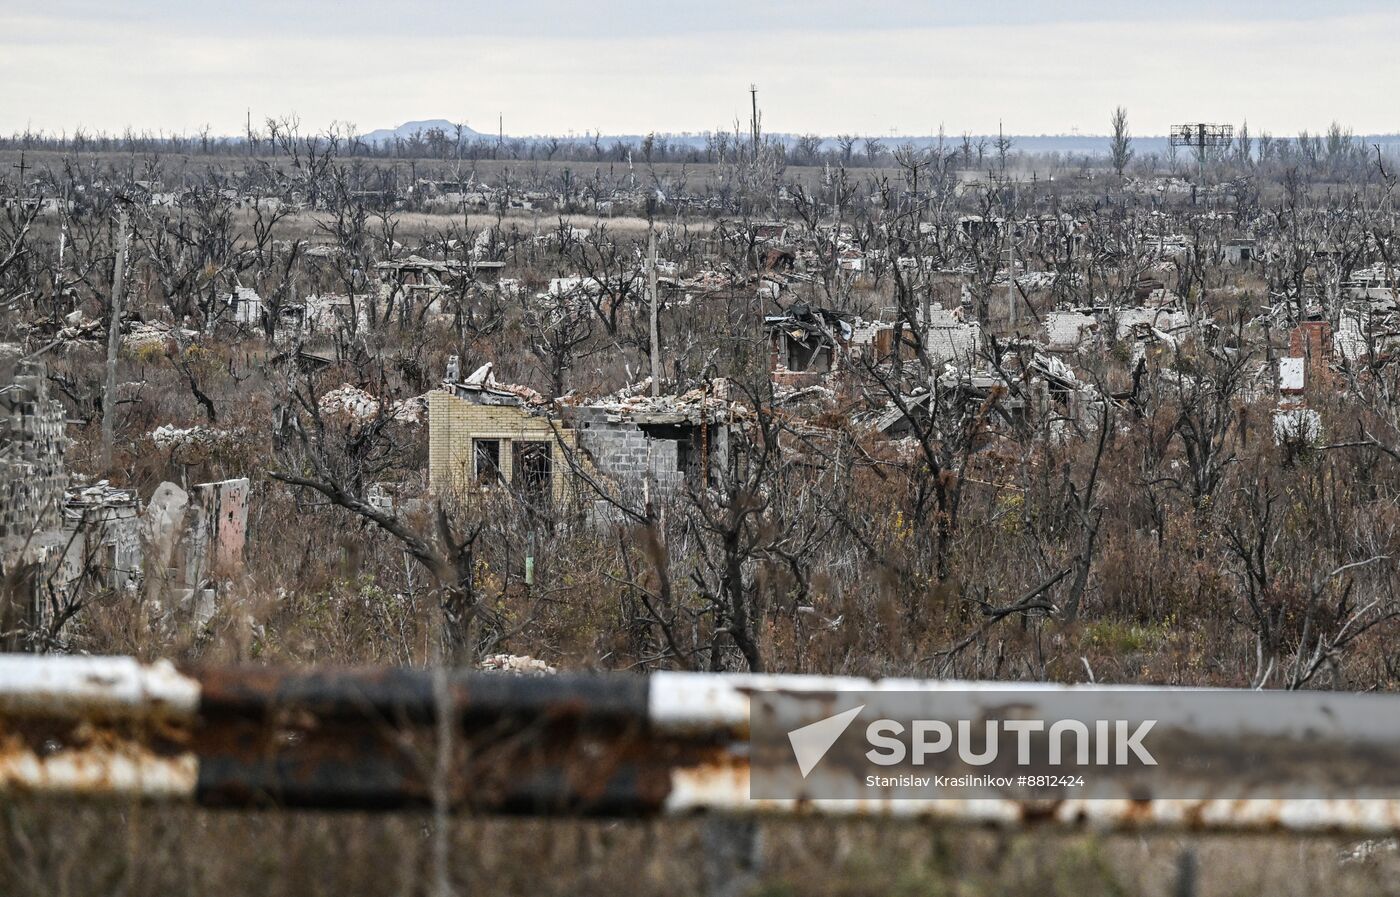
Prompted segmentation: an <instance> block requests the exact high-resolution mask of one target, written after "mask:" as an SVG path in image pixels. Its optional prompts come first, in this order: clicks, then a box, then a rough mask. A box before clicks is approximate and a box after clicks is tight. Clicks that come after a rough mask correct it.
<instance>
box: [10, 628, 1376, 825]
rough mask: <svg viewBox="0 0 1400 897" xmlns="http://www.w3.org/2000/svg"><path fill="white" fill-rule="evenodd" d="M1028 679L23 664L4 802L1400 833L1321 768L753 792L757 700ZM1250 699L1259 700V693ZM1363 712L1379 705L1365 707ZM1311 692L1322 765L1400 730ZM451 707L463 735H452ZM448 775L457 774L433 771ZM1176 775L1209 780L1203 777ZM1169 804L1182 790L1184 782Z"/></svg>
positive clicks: (1280, 735)
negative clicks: (1328, 722)
mask: <svg viewBox="0 0 1400 897" xmlns="http://www.w3.org/2000/svg"><path fill="white" fill-rule="evenodd" d="M1010 688H1014V689H1016V690H1017V691H1018V692H1022V693H1025V692H1028V691H1029V692H1031V693H1035V692H1036V690H1041V691H1044V692H1047V693H1049V692H1055V691H1063V690H1065V689H1067V688H1072V687H1066V686H1049V685H1041V686H1024V685H1021V684H1017V685H1014V686H1009V685H1005V684H999V683H984V684H978V683H948V682H913V681H891V680H882V681H878V682H872V681H868V680H861V679H847V678H832V677H810V676H744V675H710V674H687V673H654V674H651V675H647V676H641V675H616V674H580V675H568V674H561V675H555V676H541V677H533V676H517V675H506V674H496V673H479V672H447V673H442V674H437V675H435V674H434V673H433V672H431V671H425V670H403V669H384V670H363V669H315V670H279V669H268V668H223V669H195V670H188V671H179V670H177V669H176V668H175V667H174V666H172V665H170V664H169V663H165V662H158V663H152V664H143V663H139V662H137V661H135V660H132V659H130V658H82V657H33V656H22V655H5V656H0V794H4V793H19V792H27V793H43V794H50V793H51V794H55V795H60V794H62V795H76V796H81V797H88V798H103V799H111V798H123V797H125V798H133V799H142V800H183V801H192V802H196V803H198V804H201V805H205V806H210V807H281V808H299V807H304V808H357V809H382V810H388V809H399V808H414V807H426V806H429V805H431V804H433V803H434V801H437V802H439V803H441V802H444V801H445V802H446V803H447V804H448V805H449V806H450V807H451V808H453V809H455V810H458V811H463V812H479V813H514V814H537V815H625V816H654V815H667V814H689V813H699V812H719V813H774V814H779V813H781V814H805V815H813V816H816V815H889V816H898V817H905V818H914V819H928V820H935V821H945V822H949V823H964V824H979V825H1000V826H1019V825H1027V824H1051V825H1063V826H1090V827H1103V828H1151V827H1166V828H1193V829H1202V830H1216V829H1219V830H1230V829H1290V830H1298V831H1356V832H1395V831H1400V801H1397V800H1375V799H1373V800H1352V799H1340V798H1338V799H1325V800H1321V799H1320V800H1300V799H1291V798H1281V797H1277V796H1271V795H1277V794H1284V793H1288V792H1287V790H1286V789H1285V788H1283V787H1282V786H1284V785H1287V784H1288V781H1287V779H1288V777H1290V776H1292V777H1293V778H1294V779H1298V778H1309V779H1311V778H1316V777H1317V775H1318V769H1317V768H1312V769H1310V770H1306V771H1305V770H1300V769H1296V768H1294V769H1289V768H1283V767H1280V768H1279V769H1277V770H1273V771H1272V772H1273V774H1275V775H1276V776H1277V777H1278V784H1279V786H1280V788H1279V789H1276V790H1271V789H1265V790H1264V791H1262V792H1260V796H1259V797H1258V798H1254V799H1248V800H1241V799H1228V800H1226V799H1210V798H1198V799H1191V800H1185V799H1168V798H1159V797H1155V796H1154V795H1153V794H1151V793H1142V792H1140V791H1139V792H1135V793H1132V794H1124V795H1122V796H1121V797H1119V798H1117V799H1097V800H1074V799H1053V800H1024V799H920V800H879V799H847V800H820V799H812V797H811V796H810V795H801V794H798V795H795V796H793V797H791V798H787V799H762V800H760V799H755V798H753V797H751V796H750V795H751V788H750V784H751V779H752V777H753V775H754V773H755V770H754V768H753V763H755V762H759V761H757V760H755V759H754V757H752V756H751V754H750V749H749V748H750V745H749V741H748V737H749V724H750V719H749V714H750V712H751V709H752V707H754V706H755V702H754V698H755V697H756V696H761V695H771V694H775V693H782V694H786V695H794V696H797V697H798V698H799V699H801V700H809V701H813V702H815V703H818V704H819V703H821V702H824V701H827V700H829V699H830V698H831V697H832V696H833V695H839V694H840V693H842V692H849V691H857V690H859V691H863V692H880V691H890V692H894V691H900V692H911V691H920V690H922V691H929V692H938V691H943V692H949V693H952V692H954V691H956V692H958V693H960V694H964V695H966V694H971V695H973V696H974V700H977V696H978V695H985V696H986V702H987V704H988V706H992V705H994V704H996V703H997V702H998V701H1004V700H1005V699H1004V697H998V695H1004V694H1005V693H1006V691H1007V690H1008V689H1010ZM1099 690H1100V691H1105V692H1109V693H1111V692H1112V690H1106V689H1099ZM1125 694H1126V692H1125ZM1232 694H1233V695H1234V698H1233V699H1237V700H1238V701H1239V702H1241V703H1242V704H1243V702H1247V701H1251V700H1254V698H1253V697H1252V696H1253V695H1257V693H1251V692H1237V693H1232ZM1363 699H1364V700H1369V701H1370V702H1371V703H1366V704H1364V705H1360V704H1354V702H1356V701H1360V700H1363ZM1290 700H1293V701H1295V703H1292V704H1290V705H1289V706H1290V707H1295V708H1296V711H1297V712H1296V713H1293V714H1290V715H1287V716H1282V715H1281V716H1280V717H1279V718H1278V719H1277V722H1276V724H1275V723H1270V722H1268V721H1267V719H1266V722H1265V725H1266V726H1272V727H1273V729H1272V731H1268V732H1263V733H1262V737H1264V738H1266V739H1277V740H1287V741H1288V743H1290V744H1294V743H1296V744H1297V745H1299V746H1300V747H1302V748H1304V749H1305V750H1304V751H1303V753H1304V755H1306V756H1311V757H1316V758H1325V757H1326V756H1327V755H1328V754H1327V750H1328V744H1327V742H1326V738H1327V737H1328V736H1326V735H1325V733H1321V731H1320V729H1319V727H1318V726H1317V725H1315V724H1314V722H1313V721H1315V720H1325V719H1328V718H1331V717H1333V716H1335V715H1336V714H1338V713H1342V714H1348V713H1349V714H1352V715H1355V714H1356V713H1358V712H1362V713H1364V714H1365V715H1367V716H1368V718H1369V717H1370V716H1375V717H1376V719H1377V726H1378V727H1379V728H1378V729H1377V731H1376V732H1373V733H1372V734H1373V735H1375V736H1376V737H1378V738H1379V739H1380V741H1379V742H1378V743H1385V739H1386V738H1388V737H1389V736H1388V735H1387V734H1386V733H1388V732H1389V729H1390V728H1395V729H1396V730H1397V732H1400V697H1378V696H1355V695H1338V694H1331V693H1306V694H1298V695H1295V696H1290ZM1349 702H1353V703H1349ZM1173 712H1176V711H1173ZM443 714H447V715H449V717H450V719H451V721H452V723H453V724H452V725H450V726H445V727H443V726H438V725H436V723H437V721H439V720H441V719H442V718H443ZM1179 716H1180V718H1179V719H1177V720H1175V721H1169V722H1174V723H1175V724H1176V725H1177V726H1178V727H1179V728H1181V729H1183V730H1186V731H1189V732H1190V734H1191V739H1192V740H1191V742H1190V743H1191V745H1192V747H1191V748H1190V749H1191V750H1210V749H1211V746H1212V745H1213V744H1217V745H1218V744H1219V743H1223V742H1224V741H1227V740H1229V739H1230V738H1231V737H1232V734H1233V733H1232V732H1231V731H1230V729H1229V725H1228V724H1227V723H1228V721H1226V722H1222V721H1221V720H1220V719H1219V718H1217V719H1215V720H1213V721H1212V720H1210V719H1206V718H1197V717H1196V716H1193V715H1192V711H1191V710H1190V709H1189V706H1188V705H1187V704H1185V703H1183V704H1181V710H1180V712H1179ZM443 732H447V733H450V734H449V735H448V736H446V737H444V736H443V734H442V733H443ZM1253 735H1254V737H1261V733H1260V732H1258V731H1255V732H1254V733H1253ZM1395 741H1396V743H1397V744H1400V738H1397V739H1395ZM1183 750H1185V749H1183ZM443 752H446V756H447V760H448V762H447V763H445V764H444V763H442V762H440V761H442V760H443ZM1367 762H1369V761H1367ZM1374 762H1375V763H1376V764H1378V767H1379V765H1381V764H1386V765H1389V763H1390V758H1389V757H1388V756H1383V755H1381V754H1377V755H1376V756H1375V758H1374ZM1318 765H1321V766H1323V767H1325V766H1326V761H1325V760H1319V761H1317V763H1316V764H1314V767H1316V766H1318ZM1165 767H1166V764H1164V768H1165ZM442 769H447V770H449V772H448V773H447V775H446V777H445V778H444V776H443V775H442V774H441V773H440V772H437V773H435V772H434V771H435V770H442ZM1355 772H1356V771H1355V770H1353V773H1355ZM1323 774H1324V775H1326V774H1327V771H1326V770H1325V769H1323ZM1163 775H1164V776H1166V777H1168V778H1170V777H1171V776H1176V777H1177V778H1178V779H1180V778H1181V777H1189V776H1193V775H1194V776H1208V775H1210V773H1209V772H1208V771H1205V772H1203V771H1200V770H1195V771H1193V770H1191V769H1190V768H1189V764H1187V768H1186V769H1185V770H1184V771H1183V770H1177V771H1168V772H1164V774H1163ZM1351 778H1353V779H1354V778H1356V776H1355V775H1352V776H1351ZM1171 784H1173V785H1180V784H1181V782H1179V781H1177V782H1172V783H1171ZM1197 784H1199V783H1197ZM1161 793H1162V794H1167V793H1171V792H1170V790H1169V789H1167V788H1166V786H1164V790H1163V791H1162V792H1161Z"/></svg>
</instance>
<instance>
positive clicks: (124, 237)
mask: <svg viewBox="0 0 1400 897" xmlns="http://www.w3.org/2000/svg"><path fill="white" fill-rule="evenodd" d="M130 242H131V230H130V226H129V221H128V213H127V208H126V205H125V204H122V205H121V206H120V207H119V211H118V212H117V257H116V261H115V263H114V265H113V270H112V303H111V309H110V312H111V320H110V321H109V322H108V326H107V386H106V389H105V390H104V391H103V393H102V471H103V473H110V472H111V470H112V432H113V429H114V427H115V424H116V408H117V350H118V349H119V348H120V347H121V340H122V292H123V291H124V290H125V288H126V251H127V246H128V245H129V244H130Z"/></svg>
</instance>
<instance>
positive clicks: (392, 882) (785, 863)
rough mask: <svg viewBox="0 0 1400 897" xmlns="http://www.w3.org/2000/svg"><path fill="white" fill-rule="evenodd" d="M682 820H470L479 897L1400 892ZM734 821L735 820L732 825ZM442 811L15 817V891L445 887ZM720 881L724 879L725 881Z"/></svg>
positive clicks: (265, 896)
mask: <svg viewBox="0 0 1400 897" xmlns="http://www.w3.org/2000/svg"><path fill="white" fill-rule="evenodd" d="M715 824H716V823H709V822H705V821H702V820H679V821H673V822H656V823H643V822H574V821H556V822H537V821H521V820H508V819H463V820H459V821H457V822H456V823H455V824H454V827H453V830H452V833H451V838H452V851H451V856H452V861H451V877H452V880H453V883H454V884H455V885H456V886H457V888H458V889H459V891H460V892H461V893H491V894H530V895H554V894H558V895H570V897H573V895H589V894H609V895H613V894H627V895H638V897H642V895H652V894H655V895H669V894H695V893H722V892H725V890H726V888H725V885H726V884H729V885H733V884H739V885H741V887H740V888H738V889H737V890H736V891H733V892H732V893H740V894H743V893H747V894H755V895H773V897H778V895H799V894H801V895H832V897H835V895H864V894H966V895H977V894H1012V893H1015V894H1022V893H1023V894H1037V895H1046V897H1051V895H1075V897H1080V895H1095V894H1145V895H1157V894H1161V895H1166V894H1173V893H1177V890H1176V888H1177V880H1178V876H1179V868H1180V863H1181V857H1182V855H1183V853H1184V852H1187V851H1190V852H1192V853H1194V855H1195V858H1196V868H1197V876H1196V877H1197V886H1198V887H1197V890H1196V892H1195V893H1196V894H1199V895H1201V897H1214V895H1220V897H1225V895H1236V894H1270V895H1276V897H1291V895H1298V897H1304V895H1309V897H1310V895H1316V894H1327V895H1338V897H1341V895H1362V894H1367V895H1370V894H1383V893H1397V892H1400V874H1398V873H1400V859H1398V858H1397V856H1396V854H1395V852H1394V851H1393V849H1387V848H1385V847H1382V848H1381V849H1380V850H1378V851H1377V852H1376V853H1375V854H1374V855H1373V856H1372V857H1371V858H1369V859H1364V860H1353V859H1350V858H1349V854H1351V853H1352V852H1353V848H1354V846H1355V845H1354V844H1348V843H1345V842H1340V841H1335V840H1308V839H1287V838H1278V837H1229V838H1222V839H1217V840H1204V839H1199V838H1180V837H1175V836H1167V835H1153V836H1147V837H1137V836H1092V835H1074V834H1045V833H1026V834H1017V835H1003V834H999V833H994V832H965V831H952V830H940V829H927V828H921V827H917V826H906V825H902V824H896V823H884V822H854V823H827V822H815V823H796V822H772V823H767V824H764V825H762V826H760V827H759V829H758V839H759V845H760V846H759V851H758V853H759V864H758V865H759V867H760V868H759V869H758V870H757V871H756V872H755V873H754V874H753V875H752V876H748V875H745V874H744V873H742V872H741V871H739V870H736V869H734V868H732V867H731V868H729V869H728V870H727V871H725V870H723V869H721V867H722V866H723V864H722V863H719V862H717V861H716V860H715V854H714V850H713V844H714V842H713V836H714V830H709V831H707V826H710V825H715ZM719 824H720V825H723V823H719ZM430 835H431V830H430V825H429V822H428V819H427V817H426V816H419V815H414V814H398V815H389V816H368V815H364V814H322V813H301V814H272V813H245V812H240V813H219V812H206V811H197V810H188V809H183V808H160V807H141V806H128V807H107V808H93V807H81V806H76V805H67V804H62V803H44V804H38V803H30V802H23V801H22V802H17V803H9V804H4V805H0V889H3V892H4V893H5V894H7V895H13V897H28V895H44V897H67V895H74V897H78V895H82V897H87V895H98V894H124V895H131V897H140V895H170V894H191V895H193V894H218V895H223V897H234V895H243V894H247V895H258V897H278V895H289V897H290V895H296V897H318V895H351V894H353V895H357V897H372V895H417V894H425V893H429V890H430V881H431V878H432V875H431V870H430V868H429V867H430V860H429V840H430ZM717 879H723V881H719V880H717Z"/></svg>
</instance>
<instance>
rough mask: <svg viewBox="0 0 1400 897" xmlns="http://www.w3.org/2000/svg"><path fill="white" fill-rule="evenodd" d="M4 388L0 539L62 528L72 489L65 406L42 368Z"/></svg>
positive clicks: (0, 431) (0, 395)
mask: <svg viewBox="0 0 1400 897" xmlns="http://www.w3.org/2000/svg"><path fill="white" fill-rule="evenodd" d="M13 387H14V388H11V389H8V390H5V391H4V392H0V448H3V451H0V540H9V539H18V540H21V541H22V540H24V539H25V538H27V537H28V536H30V535H31V534H34V533H41V532H48V531H55V530H59V529H61V528H62V526H63V494H64V490H65V489H66V488H67V487H68V472H67V468H66V466H65V465H64V458H63V456H64V451H65V450H66V448H67V444H68V441H67V436H66V431H65V427H66V422H65V416H64V413H63V405H62V404H61V403H59V402H58V401H56V400H54V399H51V398H50V397H49V393H48V385H47V382H46V380H45V379H44V376H43V374H42V372H33V371H31V372H25V373H22V374H20V375H18V376H15V377H14V379H13Z"/></svg>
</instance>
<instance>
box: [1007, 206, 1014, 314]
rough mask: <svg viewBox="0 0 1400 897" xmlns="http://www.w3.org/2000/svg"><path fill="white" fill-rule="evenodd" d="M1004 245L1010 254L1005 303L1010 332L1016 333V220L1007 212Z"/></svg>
mask: <svg viewBox="0 0 1400 897" xmlns="http://www.w3.org/2000/svg"><path fill="white" fill-rule="evenodd" d="M1006 245H1007V249H1008V254H1009V256H1010V259H1009V262H1008V264H1009V265H1010V267H1009V268H1008V270H1007V272H1006V305H1007V307H1008V308H1009V309H1010V315H1011V332H1012V334H1013V335H1014V334H1015V333H1016V222H1015V219H1014V218H1013V217H1012V216H1011V215H1010V214H1008V215H1007V217H1006Z"/></svg>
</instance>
